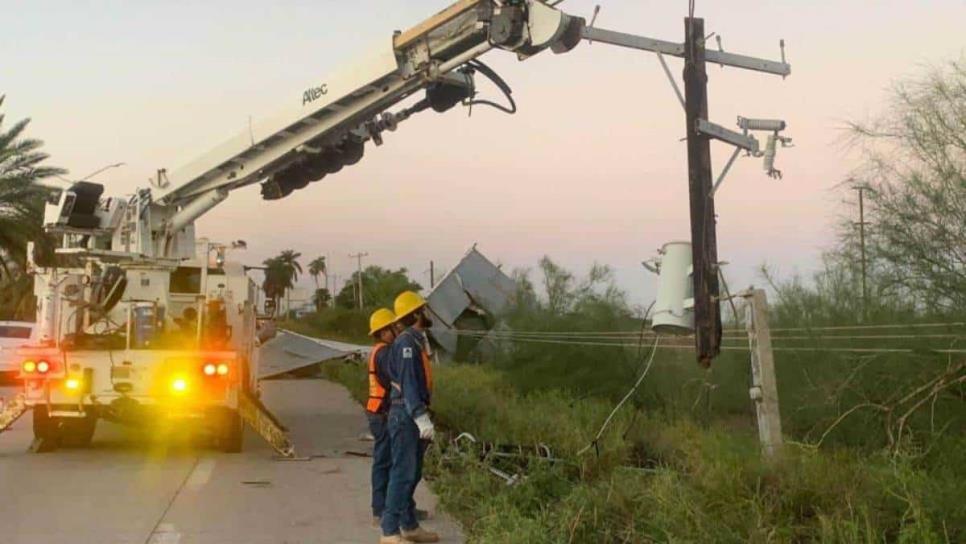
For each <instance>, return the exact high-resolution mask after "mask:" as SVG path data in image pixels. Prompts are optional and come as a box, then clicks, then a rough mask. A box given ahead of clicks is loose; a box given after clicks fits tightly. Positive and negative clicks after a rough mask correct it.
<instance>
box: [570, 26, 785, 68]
mask: <svg viewBox="0 0 966 544" xmlns="http://www.w3.org/2000/svg"><path fill="white" fill-rule="evenodd" d="M583 36H584V39H585V40H588V41H592V42H601V43H607V44H610V45H616V46H618V47H628V48H630V49H640V50H642V51H653V52H655V53H661V54H663V55H671V56H674V57H679V58H684V44H682V43H676V42H669V41H665V40H658V39H655V38H648V37H646V36H638V35H636V34H627V33H624V32H616V31H614V30H607V29H604V28H597V27H584V31H583ZM704 55H705V60H706V61H707V62H710V63H713V64H720V65H724V66H732V67H734V68H742V69H745V70H752V71H755V72H765V73H767V74H774V75H777V76H782V77H785V76H789V75H791V73H792V65H791V64H788V63H787V62H779V61H773V60H767V59H760V58H757V57H751V56H748V55H739V54H736V53H728V52H726V51H714V50H711V49H708V50H706V51H705V54H704Z"/></svg>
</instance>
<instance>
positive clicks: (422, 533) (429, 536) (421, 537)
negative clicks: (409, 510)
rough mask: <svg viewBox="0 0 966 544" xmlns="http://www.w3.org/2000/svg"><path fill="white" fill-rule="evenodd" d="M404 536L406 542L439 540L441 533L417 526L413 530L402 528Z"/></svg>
mask: <svg viewBox="0 0 966 544" xmlns="http://www.w3.org/2000/svg"><path fill="white" fill-rule="evenodd" d="M402 537H403V539H404V540H405V541H406V542H439V535H438V534H436V533H433V532H431V531H427V530H426V529H423V528H422V527H416V528H415V529H413V530H411V531H407V530H406V529H403V530H402Z"/></svg>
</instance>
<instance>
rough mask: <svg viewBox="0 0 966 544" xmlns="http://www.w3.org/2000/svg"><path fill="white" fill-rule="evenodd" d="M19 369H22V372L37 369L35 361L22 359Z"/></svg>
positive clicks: (32, 371) (25, 372) (30, 372)
mask: <svg viewBox="0 0 966 544" xmlns="http://www.w3.org/2000/svg"><path fill="white" fill-rule="evenodd" d="M20 369H21V370H23V373H24V374H33V373H34V372H36V371H37V363H35V362H33V361H24V362H23V364H22V365H20Z"/></svg>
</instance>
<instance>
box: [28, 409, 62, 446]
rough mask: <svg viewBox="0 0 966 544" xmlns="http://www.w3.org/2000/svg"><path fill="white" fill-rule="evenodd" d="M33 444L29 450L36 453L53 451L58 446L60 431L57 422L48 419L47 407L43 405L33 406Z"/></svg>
mask: <svg viewBox="0 0 966 544" xmlns="http://www.w3.org/2000/svg"><path fill="white" fill-rule="evenodd" d="M33 416H34V417H33V419H34V423H33V430H34V442H33V444H31V446H30V449H31V451H33V452H36V453H43V452H47V451H54V450H56V449H57V446H58V445H60V429H59V428H58V425H57V420H55V419H54V418H52V417H50V415H49V414H48V413H47V407H46V406H43V405H37V406H34V413H33Z"/></svg>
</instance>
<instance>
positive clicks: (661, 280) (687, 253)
mask: <svg viewBox="0 0 966 544" xmlns="http://www.w3.org/2000/svg"><path fill="white" fill-rule="evenodd" d="M658 255H659V256H658V257H656V258H654V259H653V260H651V261H645V262H644V263H642V264H644V266H645V267H646V268H647V269H648V270H650V271H652V272H654V273H655V274H658V286H657V300H656V301H655V302H654V310H653V311H652V312H651V329H652V330H653V331H654V332H656V333H659V334H673V335H686V334H692V333H694V283H693V282H692V279H691V272H692V269H691V243H690V242H668V243H666V244H664V245H663V246H662V247H661V249H660V250H658Z"/></svg>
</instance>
